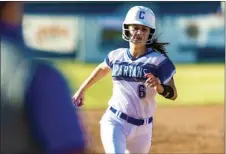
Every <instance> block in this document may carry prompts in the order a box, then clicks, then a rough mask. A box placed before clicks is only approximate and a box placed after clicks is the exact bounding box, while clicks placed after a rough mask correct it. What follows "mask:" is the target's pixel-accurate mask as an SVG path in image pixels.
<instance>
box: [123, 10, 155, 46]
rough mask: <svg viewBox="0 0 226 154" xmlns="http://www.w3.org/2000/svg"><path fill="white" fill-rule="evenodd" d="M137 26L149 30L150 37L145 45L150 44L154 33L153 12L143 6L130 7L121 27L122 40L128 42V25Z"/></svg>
mask: <svg viewBox="0 0 226 154" xmlns="http://www.w3.org/2000/svg"><path fill="white" fill-rule="evenodd" d="M130 24H139V25H143V26H147V27H149V28H150V35H149V38H148V40H147V42H146V44H150V43H151V38H152V36H153V34H154V32H155V14H154V13H153V11H152V10H151V9H149V8H147V7H144V6H134V7H132V8H131V9H130V10H129V11H128V12H127V15H126V18H125V20H124V22H123V25H122V38H123V39H124V40H126V41H130V37H129V33H128V32H129V31H128V25H130Z"/></svg>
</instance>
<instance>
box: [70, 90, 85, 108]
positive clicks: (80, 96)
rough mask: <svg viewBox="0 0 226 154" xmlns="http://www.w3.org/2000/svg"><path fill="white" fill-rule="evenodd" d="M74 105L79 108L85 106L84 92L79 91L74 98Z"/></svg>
mask: <svg viewBox="0 0 226 154" xmlns="http://www.w3.org/2000/svg"><path fill="white" fill-rule="evenodd" d="M72 101H73V104H74V105H75V106H77V107H81V106H82V105H84V92H82V91H77V92H76V93H75V94H74V96H73V97H72Z"/></svg>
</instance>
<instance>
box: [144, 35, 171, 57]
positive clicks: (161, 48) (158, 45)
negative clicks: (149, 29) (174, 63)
mask: <svg viewBox="0 0 226 154" xmlns="http://www.w3.org/2000/svg"><path fill="white" fill-rule="evenodd" d="M168 44H169V43H166V42H159V41H158V38H157V37H153V38H152V41H151V44H148V45H147V47H148V48H152V49H153V50H155V51H157V52H160V53H162V54H164V55H165V56H167V52H166V49H165V45H168Z"/></svg>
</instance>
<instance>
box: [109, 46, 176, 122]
mask: <svg viewBox="0 0 226 154" xmlns="http://www.w3.org/2000/svg"><path fill="white" fill-rule="evenodd" d="M105 62H106V63H107V65H108V66H110V67H111V69H112V79H113V95H112V97H111V99H110V100H109V106H112V107H114V108H116V109H117V110H119V111H121V112H124V113H126V114H127V115H129V116H132V117H134V118H148V117H151V116H153V115H154V113H155V109H156V102H155V96H156V93H157V92H156V90H155V88H146V86H145V85H144V82H145V81H146V80H147V78H146V77H145V74H146V73H152V74H153V75H154V76H156V77H158V78H159V79H160V80H161V82H162V83H164V84H166V83H168V82H169V81H170V79H171V78H172V77H173V75H174V74H175V66H174V64H173V63H172V62H171V61H170V60H169V58H167V57H166V56H164V55H163V54H161V53H159V52H156V51H153V50H152V49H151V48H149V50H148V52H147V53H145V54H144V55H143V56H141V57H139V58H136V59H133V58H132V56H131V54H130V52H129V49H128V48H119V49H116V50H113V51H111V52H110V53H109V54H108V56H107V57H106V59H105Z"/></svg>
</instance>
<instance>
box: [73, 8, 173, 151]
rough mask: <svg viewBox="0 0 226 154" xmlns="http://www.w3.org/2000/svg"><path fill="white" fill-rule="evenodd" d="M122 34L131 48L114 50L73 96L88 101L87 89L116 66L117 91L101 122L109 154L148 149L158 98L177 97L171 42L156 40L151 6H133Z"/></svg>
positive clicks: (103, 140)
mask: <svg viewBox="0 0 226 154" xmlns="http://www.w3.org/2000/svg"><path fill="white" fill-rule="evenodd" d="M122 29H123V33H122V37H123V39H124V40H126V41H129V45H130V48H129V49H128V48H119V49H116V50H113V51H111V52H110V53H109V54H108V56H107V57H106V59H105V61H104V62H103V63H101V64H100V65H99V66H98V67H97V68H96V69H95V70H94V71H93V73H92V74H91V75H90V76H89V78H88V79H87V80H86V81H85V82H84V83H83V84H82V85H81V87H80V88H79V90H78V91H77V92H76V93H75V95H74V96H73V101H74V103H75V105H77V106H81V105H83V102H84V94H85V92H86V90H87V89H88V88H89V87H91V86H92V85H93V84H95V83H96V82H97V81H98V80H100V79H101V78H103V77H104V76H105V75H106V74H107V73H109V72H110V70H112V79H113V95H112V97H111V99H110V100H109V103H108V104H109V107H108V109H107V110H106V112H105V113H104V115H103V117H102V119H101V121H100V124H101V140H102V143H103V146H104V149H105V152H106V153H125V152H126V153H148V152H149V150H150V147H151V139H152V121H153V116H154V113H155V109H156V102H155V96H156V94H157V93H158V94H160V95H162V96H163V97H165V98H167V99H171V100H175V99H176V98H177V90H176V87H175V85H174V80H173V75H174V74H175V66H174V64H173V63H172V62H171V60H170V59H169V58H168V57H167V55H166V53H165V49H164V45H165V44H166V43H158V42H157V40H156V39H153V38H152V37H153V35H154V32H155V15H154V13H153V12H152V10H150V9H149V8H146V7H143V6H135V7H132V8H131V9H130V10H129V11H128V13H127V16H126V18H125V21H124V23H123V26H122Z"/></svg>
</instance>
